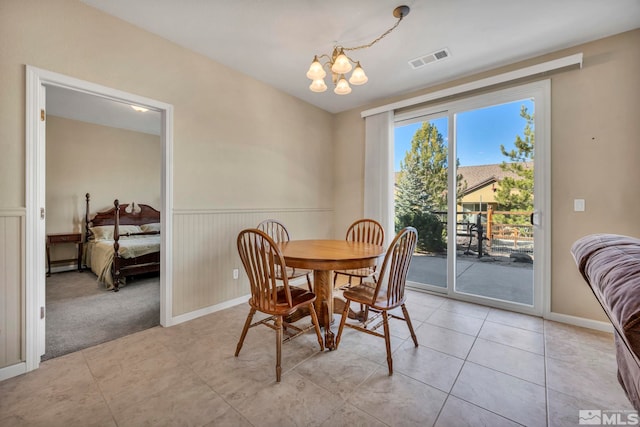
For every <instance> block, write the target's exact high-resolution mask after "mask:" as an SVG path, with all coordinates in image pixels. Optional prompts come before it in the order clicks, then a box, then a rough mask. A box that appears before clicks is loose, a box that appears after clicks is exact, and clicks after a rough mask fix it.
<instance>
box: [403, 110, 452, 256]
mask: <svg viewBox="0 0 640 427" xmlns="http://www.w3.org/2000/svg"><path fill="white" fill-rule="evenodd" d="M448 172H449V164H448V160H447V146H446V144H445V141H444V138H443V137H442V134H441V133H440V132H438V129H437V128H436V126H434V125H433V124H431V123H428V122H424V123H423V124H422V127H421V128H420V129H418V130H417V131H416V133H415V135H414V136H413V139H412V140H411V150H409V151H407V153H406V154H405V158H404V161H403V162H401V163H400V173H399V176H398V179H397V185H396V230H400V229H401V228H402V227H405V226H407V225H411V226H413V227H416V229H417V230H418V248H419V249H421V250H425V251H434V252H437V251H441V250H443V249H444V247H445V239H444V231H445V230H444V226H443V224H442V222H441V221H440V220H439V218H438V216H437V215H434V214H433V213H432V212H434V211H446V210H447V175H448ZM458 179H459V181H458V183H459V189H458V190H459V191H458V194H460V195H461V194H462V192H461V190H462V188H463V184H462V177H461V176H458Z"/></svg>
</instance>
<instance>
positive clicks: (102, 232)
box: [89, 225, 141, 240]
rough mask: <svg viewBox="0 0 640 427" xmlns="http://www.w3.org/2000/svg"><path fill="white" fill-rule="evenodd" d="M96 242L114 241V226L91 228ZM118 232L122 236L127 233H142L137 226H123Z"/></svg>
mask: <svg viewBox="0 0 640 427" xmlns="http://www.w3.org/2000/svg"><path fill="white" fill-rule="evenodd" d="M89 230H91V232H92V233H93V239H94V240H113V225H101V226H98V227H90V228H89ZM118 230H119V231H120V235H123V234H126V233H140V231H141V230H140V227H138V226H137V225H121V226H120V227H119V228H118Z"/></svg>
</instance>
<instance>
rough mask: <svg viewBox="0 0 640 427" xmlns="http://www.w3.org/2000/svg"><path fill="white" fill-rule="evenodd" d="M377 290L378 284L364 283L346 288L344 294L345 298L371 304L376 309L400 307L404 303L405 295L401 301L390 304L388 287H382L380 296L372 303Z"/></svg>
mask: <svg viewBox="0 0 640 427" xmlns="http://www.w3.org/2000/svg"><path fill="white" fill-rule="evenodd" d="M375 291H376V285H375V284H373V283H363V284H362V285H358V286H353V287H351V288H347V289H345V291H344V293H343V294H342V295H343V296H344V297H345V298H347V299H349V300H351V301H354V302H357V303H360V304H366V305H369V306H370V307H371V308H373V309H375V310H391V309H393V308H396V307H399V306H401V305H402V304H404V301H405V298H404V297H403V298H402V299H401V300H400V301H397V302H396V303H395V304H390V303H389V301H388V300H387V289H386V288H382V289H380V292H378V297H377V299H376V301H374V302H373V303H372V300H373V296H374V293H375Z"/></svg>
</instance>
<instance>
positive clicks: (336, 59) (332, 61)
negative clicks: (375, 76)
mask: <svg viewBox="0 0 640 427" xmlns="http://www.w3.org/2000/svg"><path fill="white" fill-rule="evenodd" d="M410 10H411V9H410V8H409V6H398V7H396V8H395V9H393V16H394V17H395V18H396V19H397V21H396V23H395V24H394V25H393V26H392V27H391V28H389V29H388V30H387V31H385V32H384V33H382V34H381V35H380V36H378V37H376V38H375V39H373V40H372V41H371V42H369V43H367V44H363V45H359V46H348V47H345V46H341V45H334V46H333V51H332V52H331V55H327V54H322V55H320V58H327V59H328V61H326V62H325V64H324V65H322V63H320V60H319V59H318V55H315V56H314V57H313V61H312V62H311V65H310V66H309V70H308V71H307V78H309V79H310V80H311V84H310V85H309V89H310V90H311V91H313V92H324V91H326V90H327V85H326V83H325V82H324V78H325V77H326V76H327V71H325V66H328V67H327V68H328V69H330V70H331V82H332V83H333V85H334V86H335V87H334V89H333V92H334V93H336V94H337V95H347V94H350V93H351V86H349V83H351V84H352V85H354V86H359V85H363V84H365V83H367V82H368V81H369V78H368V77H367V75H366V74H365V72H364V70H363V69H362V67H361V66H360V62H358V61H355V60H354V59H352V58H349V57H348V56H347V55H346V54H345V53H344V52H345V51H347V52H352V51H356V50H360V49H368V48H370V47H371V46H373V45H374V44H376V43H378V42H379V41H380V40H382V39H383V38H385V37H386V36H388V35H389V34H390V33H391V32H392V31H393V30H395V29H396V27H397V26H398V25H400V22H402V20H403V19H404V18H405V17H406V16H407V15H408V14H409V11H410ZM354 65H355V68H354ZM351 70H353V72H352V73H351V76H350V77H349V81H348V82H347V79H346V78H345V77H344V76H345V75H346V74H348V73H349V72H351Z"/></svg>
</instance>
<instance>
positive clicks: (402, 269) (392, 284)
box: [372, 227, 418, 305]
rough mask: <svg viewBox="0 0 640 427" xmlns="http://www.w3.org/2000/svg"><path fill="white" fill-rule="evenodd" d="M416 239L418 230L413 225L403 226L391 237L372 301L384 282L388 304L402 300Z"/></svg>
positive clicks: (394, 303) (398, 302)
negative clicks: (391, 240)
mask: <svg viewBox="0 0 640 427" xmlns="http://www.w3.org/2000/svg"><path fill="white" fill-rule="evenodd" d="M417 241H418V232H417V231H416V229H415V228H413V227H405V228H403V229H402V230H400V232H399V233H398V234H397V235H396V237H395V238H394V239H393V242H391V245H389V250H388V251H387V254H386V255H385V257H384V261H383V263H382V268H381V269H380V280H378V283H377V286H376V291H375V293H374V298H373V300H372V303H373V302H374V301H375V300H376V295H378V294H379V292H380V290H381V289H384V288H383V285H384V283H385V282H386V285H387V286H386V291H387V295H386V299H387V301H388V302H389V305H396V304H400V303H401V301H403V300H404V288H405V283H406V281H407V272H408V271H409V264H410V263H411V257H412V256H413V252H414V251H415V249H416V243H417ZM385 279H386V280H385Z"/></svg>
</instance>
